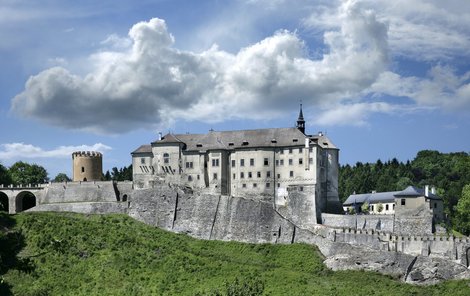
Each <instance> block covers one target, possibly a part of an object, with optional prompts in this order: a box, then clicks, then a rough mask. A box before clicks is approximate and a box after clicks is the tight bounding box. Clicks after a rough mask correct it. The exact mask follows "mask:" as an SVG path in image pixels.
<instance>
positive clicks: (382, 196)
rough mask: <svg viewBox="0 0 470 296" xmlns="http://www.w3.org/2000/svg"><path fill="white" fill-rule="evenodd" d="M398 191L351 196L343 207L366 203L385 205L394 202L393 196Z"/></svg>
mask: <svg viewBox="0 0 470 296" xmlns="http://www.w3.org/2000/svg"><path fill="white" fill-rule="evenodd" d="M399 192H400V191H390V192H377V193H363V194H351V195H350V196H349V197H348V198H347V199H346V201H345V202H344V203H343V205H345V206H348V205H352V204H362V203H365V202H368V203H369V204H373V203H379V202H381V203H387V202H394V201H395V194H397V193H399Z"/></svg>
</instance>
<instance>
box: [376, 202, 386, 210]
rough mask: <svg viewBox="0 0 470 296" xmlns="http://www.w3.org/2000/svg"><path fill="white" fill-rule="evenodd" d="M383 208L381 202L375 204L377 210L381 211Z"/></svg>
mask: <svg viewBox="0 0 470 296" xmlns="http://www.w3.org/2000/svg"><path fill="white" fill-rule="evenodd" d="M383 210H384V205H383V204H382V203H381V202H379V203H378V204H377V212H379V213H381V212H382V211H383Z"/></svg>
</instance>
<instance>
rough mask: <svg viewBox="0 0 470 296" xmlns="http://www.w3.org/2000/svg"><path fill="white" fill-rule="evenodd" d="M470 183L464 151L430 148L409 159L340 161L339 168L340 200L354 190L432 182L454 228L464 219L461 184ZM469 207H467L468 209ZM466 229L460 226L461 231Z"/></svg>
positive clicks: (469, 158) (468, 159) (469, 159)
mask: <svg viewBox="0 0 470 296" xmlns="http://www.w3.org/2000/svg"><path fill="white" fill-rule="evenodd" d="M467 184H470V155H469V154H468V153H466V152H455V153H441V152H438V151H433V150H423V151H419V152H418V153H417V155H416V157H415V158H414V159H413V160H411V161H406V162H400V161H398V160H397V159H396V158H393V159H392V160H388V161H386V162H382V161H381V160H380V159H379V160H377V162H375V163H362V162H357V163H356V164H355V165H353V166H351V165H349V164H347V165H342V166H341V167H340V171H339V196H340V200H341V202H343V201H344V200H346V198H347V197H348V196H349V195H351V194H353V193H357V194H360V193H367V192H372V191H376V192H384V191H398V190H403V189H405V188H406V187H407V186H409V185H413V186H417V187H420V188H424V186H425V185H431V186H435V187H436V189H437V194H438V195H439V196H441V197H442V198H443V200H444V207H445V212H446V214H447V216H448V217H449V218H450V222H452V223H453V225H454V226H456V228H461V227H459V224H461V223H465V222H466V221H462V219H466V218H465V217H463V216H462V213H461V212H458V211H457V210H458V207H457V204H458V202H459V199H460V198H461V196H463V189H464V186H465V185H467ZM469 210H470V209H469ZM469 230H470V228H469V229H468V230H463V229H460V231H463V232H464V233H468V231H469Z"/></svg>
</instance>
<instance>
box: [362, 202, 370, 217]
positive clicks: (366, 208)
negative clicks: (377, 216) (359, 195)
mask: <svg viewBox="0 0 470 296" xmlns="http://www.w3.org/2000/svg"><path fill="white" fill-rule="evenodd" d="M361 212H363V213H364V214H367V213H369V203H368V202H367V201H366V202H365V203H363V204H362V206H361Z"/></svg>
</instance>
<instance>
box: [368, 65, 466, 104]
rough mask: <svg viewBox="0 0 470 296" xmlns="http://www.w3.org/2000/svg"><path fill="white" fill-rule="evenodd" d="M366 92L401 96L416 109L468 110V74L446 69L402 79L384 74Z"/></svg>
mask: <svg viewBox="0 0 470 296" xmlns="http://www.w3.org/2000/svg"><path fill="white" fill-rule="evenodd" d="M368 91H369V92H372V93H376V94H387V95H391V96H403V97H408V98H410V99H412V100H413V101H414V102H415V103H416V104H417V105H419V106H431V107H439V108H444V109H446V110H452V111H454V110H468V108H469V107H470V72H466V73H464V74H462V75H458V74H457V73H456V70H455V69H453V68H452V67H449V66H441V65H438V66H434V67H432V68H431V69H430V71H429V72H428V74H427V75H426V77H415V76H412V77H402V76H400V75H398V74H396V73H392V72H388V71H387V72H384V73H382V74H381V75H380V76H379V78H378V79H377V81H376V82H375V83H373V84H372V86H371V87H370V89H369V90H368Z"/></svg>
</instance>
